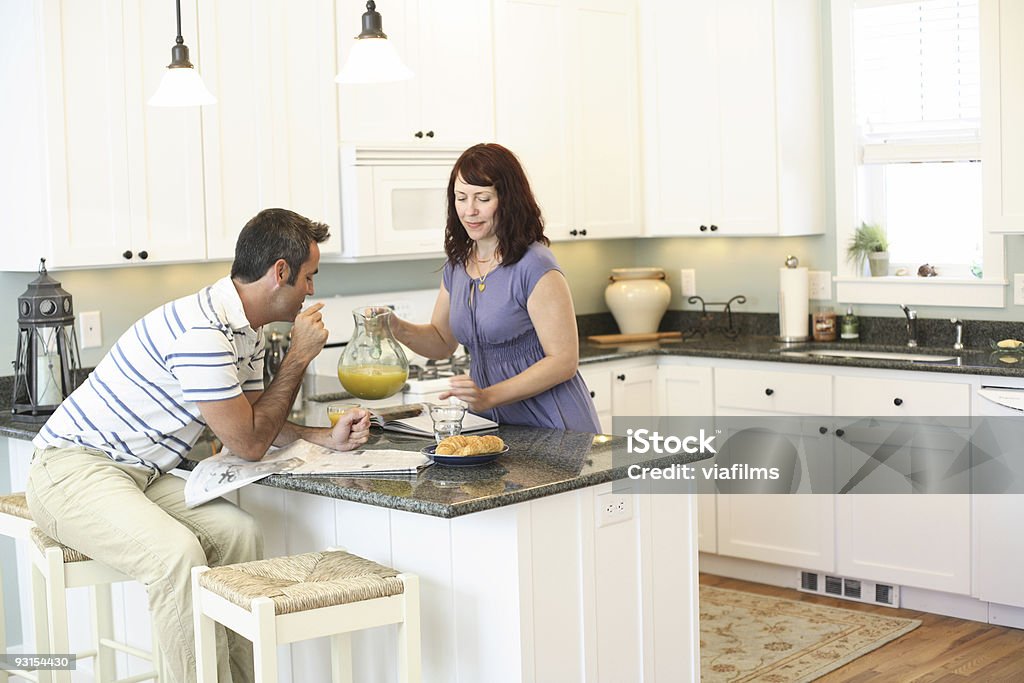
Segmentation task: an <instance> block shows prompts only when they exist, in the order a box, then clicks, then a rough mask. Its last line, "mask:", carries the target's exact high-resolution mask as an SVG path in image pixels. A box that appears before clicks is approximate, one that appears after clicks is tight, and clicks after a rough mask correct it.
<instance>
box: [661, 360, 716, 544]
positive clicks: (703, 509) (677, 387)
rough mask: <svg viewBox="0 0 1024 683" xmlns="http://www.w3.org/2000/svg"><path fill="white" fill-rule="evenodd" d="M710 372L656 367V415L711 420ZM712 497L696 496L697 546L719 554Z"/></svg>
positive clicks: (703, 368)
mask: <svg viewBox="0 0 1024 683" xmlns="http://www.w3.org/2000/svg"><path fill="white" fill-rule="evenodd" d="M712 373H713V370H712V369H711V368H710V367H706V366H687V365H675V364H672V363H667V362H666V363H659V364H658V388H657V394H658V396H657V398H658V405H657V413H656V414H657V415H688V416H695V417H711V416H713V415H714V414H715V402H714V397H713V391H714V379H713V377H712ZM716 526H717V514H716V510H715V494H713V493H708V494H700V495H698V496H697V547H698V549H699V550H700V551H701V552H706V553H714V552H718V532H717V531H716Z"/></svg>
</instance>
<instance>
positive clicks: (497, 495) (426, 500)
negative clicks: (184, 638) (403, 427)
mask: <svg viewBox="0 0 1024 683" xmlns="http://www.w3.org/2000/svg"><path fill="white" fill-rule="evenodd" d="M489 433H493V434H497V435H498V436H500V437H501V438H502V439H503V440H504V441H505V443H506V444H508V446H509V450H508V452H507V453H505V454H504V455H502V456H500V457H499V458H498V459H497V460H495V461H493V462H490V463H487V464H484V465H480V466H476V467H445V466H442V465H431V466H430V467H427V468H426V469H424V470H422V471H421V472H420V473H419V474H418V475H415V476H412V475H410V476H404V477H403V476H387V477H376V478H373V477H326V476H308V477H303V476H295V475H288V476H281V475H272V476H270V477H267V478H266V479H262V480H261V481H260V482H259V483H260V484H263V485H266V486H272V487H275V488H281V489H287V490H291V491H301V492H303V493H311V494H314V495H320V496H327V497H329V498H337V499H339V500H348V501H353V502H357V503H365V504H367V505H374V506H377V507H384V508H390V509H394V510H402V511H405V512H413V513H417V514H423V515H429V516H432V517H443V518H452V517H460V516H462V515H467V514H471V513H474V512H482V511H484V510H491V509H494V508H498V507H503V506H506V505H514V504H516V503H521V502H524V501H528V500H534V499H537V498H543V497H545V496H550V495H554V494H557V493H562V492H564V491H572V490H575V489H581V488H585V487H587V486H594V485H595V484H602V483H605V482H611V481H615V480H617V479H625V478H626V470H627V468H628V467H629V466H630V465H632V464H644V465H650V466H653V467H663V466H668V465H672V464H677V463H678V464H685V463H691V462H695V461H697V460H700V459H702V458H703V457H705V456H702V455H699V454H698V455H690V454H685V453H681V454H679V455H661V456H657V457H654V458H651V457H650V456H646V455H644V456H641V455H631V454H628V453H627V452H626V439H625V438H624V437H613V436H609V435H595V434H585V433H582V432H566V431H560V430H555V429H539V428H536V427H520V426H512V425H508V426H502V427H499V428H498V429H497V430H495V431H492V432H489ZM432 443H433V440H432V439H425V438H422V437H415V436H408V435H404V434H398V433H394V432H385V431H383V430H381V429H380V428H378V427H373V428H372V429H371V435H370V441H369V442H368V443H367V445H366V448H369V449H375V448H378V449H379V448H387V449H397V450H404V451H419V450H420V449H422V448H423V447H424V446H428V445H430V444H432ZM339 457H344V456H343V455H341V456H339ZM193 466H194V463H191V462H190V463H186V465H185V466H184V469H190V468H191V467H193Z"/></svg>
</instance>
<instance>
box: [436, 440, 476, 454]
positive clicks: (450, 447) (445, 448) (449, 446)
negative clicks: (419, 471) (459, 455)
mask: <svg viewBox="0 0 1024 683" xmlns="http://www.w3.org/2000/svg"><path fill="white" fill-rule="evenodd" d="M470 438H471V437H468V436H462V435H457V436H449V437H446V438H444V439H441V442H440V443H439V444H437V448H435V449H434V452H435V453H437V454H438V455H455V451H457V450H459V449H460V448H464V447H465V446H466V444H468V443H469V439H470Z"/></svg>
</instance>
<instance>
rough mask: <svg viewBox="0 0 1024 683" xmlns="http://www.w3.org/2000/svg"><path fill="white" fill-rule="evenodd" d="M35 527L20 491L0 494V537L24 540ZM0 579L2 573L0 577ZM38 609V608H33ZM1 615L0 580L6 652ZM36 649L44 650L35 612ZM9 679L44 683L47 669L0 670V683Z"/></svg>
mask: <svg viewBox="0 0 1024 683" xmlns="http://www.w3.org/2000/svg"><path fill="white" fill-rule="evenodd" d="M34 526H35V522H33V521H32V513H31V512H29V511H28V503H27V502H26V501H25V494H24V493H11V494H8V495H4V496H0V536H6V537H7V538H10V539H13V540H14V541H28V540H29V530H30V529H32V527H34ZM0 579H2V576H0ZM36 611H37V612H38V610H36ZM4 622H5V618H4V595H3V581H2V580H0V652H2V653H6V652H7V651H8V650H7V632H6V629H5V623H4ZM35 635H36V649H37V650H38V651H40V652H46V643H47V636H46V623H45V622H42V623H41V620H40V618H39V615H38V614H37V615H36V617H35ZM10 678H20V679H23V680H26V681H33V683H48V682H49V681H50V680H51V679H50V672H49V671H43V672H42V673H40V672H38V671H25V670H20V669H18V670H9V671H0V683H7V681H8V680H9V679H10Z"/></svg>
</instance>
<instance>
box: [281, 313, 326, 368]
mask: <svg viewBox="0 0 1024 683" xmlns="http://www.w3.org/2000/svg"><path fill="white" fill-rule="evenodd" d="M323 307H324V305H323V304H322V303H319V304H313V305H312V306H310V307H309V308H307V309H306V310H304V311H300V312H299V314H298V315H297V316H295V324H294V325H293V326H292V338H291V342H290V343H289V345H288V354H287V355H288V356H292V358H295V359H296V360H298V361H301V362H302V364H303V367H305V366H306V365H308V364H309V362H310V361H311V360H313V359H314V358H315V357H316V355H317V354H318V353H320V351H321V350H322V349H323V348H324V344H326V343H327V328H326V327H324V317H323V315H322V314H321V313H320V309H322V308H323ZM292 354H295V355H292ZM286 357H287V356H286Z"/></svg>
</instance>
